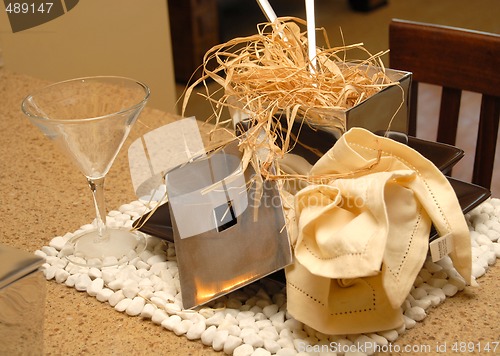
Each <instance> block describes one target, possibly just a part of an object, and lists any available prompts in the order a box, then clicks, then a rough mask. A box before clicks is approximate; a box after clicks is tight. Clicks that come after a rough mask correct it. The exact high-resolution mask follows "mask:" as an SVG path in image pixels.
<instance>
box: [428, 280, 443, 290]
mask: <svg viewBox="0 0 500 356" xmlns="http://www.w3.org/2000/svg"><path fill="white" fill-rule="evenodd" d="M428 283H429V284H430V285H431V286H433V287H436V288H442V287H443V286H444V285H445V284H446V283H448V281H447V280H446V279H442V278H431V280H430V281H429V282H428Z"/></svg>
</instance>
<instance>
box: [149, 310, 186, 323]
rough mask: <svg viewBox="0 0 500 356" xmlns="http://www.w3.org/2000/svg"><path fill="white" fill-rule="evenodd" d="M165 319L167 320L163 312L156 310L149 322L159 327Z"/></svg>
mask: <svg viewBox="0 0 500 356" xmlns="http://www.w3.org/2000/svg"><path fill="white" fill-rule="evenodd" d="M166 318H168V315H167V313H166V312H165V311H164V310H161V309H156V310H155V312H154V313H153V316H152V317H151V321H152V322H153V323H155V324H158V325H160V324H161V323H162V322H163V320H165V319H166ZM179 318H180V317H179Z"/></svg>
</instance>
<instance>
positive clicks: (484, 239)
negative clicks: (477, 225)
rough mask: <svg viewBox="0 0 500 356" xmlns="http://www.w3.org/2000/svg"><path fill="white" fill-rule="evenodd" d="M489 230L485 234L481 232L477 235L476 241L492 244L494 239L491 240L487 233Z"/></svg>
mask: <svg viewBox="0 0 500 356" xmlns="http://www.w3.org/2000/svg"><path fill="white" fill-rule="evenodd" d="M487 233H488V231H487V232H486V233H484V234H480V235H478V236H477V238H476V241H477V243H478V244H479V245H481V246H482V245H491V244H492V243H493V241H491V240H490V238H489V237H488V236H487V235H486V234H487Z"/></svg>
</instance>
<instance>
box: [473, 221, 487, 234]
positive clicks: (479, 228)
mask: <svg viewBox="0 0 500 356" xmlns="http://www.w3.org/2000/svg"><path fill="white" fill-rule="evenodd" d="M474 228H475V230H476V231H477V232H479V233H480V234H486V233H487V232H488V230H489V229H488V227H487V226H486V225H485V224H483V223H479V224H476V226H474Z"/></svg>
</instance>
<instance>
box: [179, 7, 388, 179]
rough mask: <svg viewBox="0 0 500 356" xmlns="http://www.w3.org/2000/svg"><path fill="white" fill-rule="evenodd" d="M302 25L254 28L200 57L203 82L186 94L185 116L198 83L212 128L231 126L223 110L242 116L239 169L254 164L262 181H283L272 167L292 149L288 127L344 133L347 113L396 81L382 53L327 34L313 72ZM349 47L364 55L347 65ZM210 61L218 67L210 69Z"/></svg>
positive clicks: (282, 22) (282, 21)
mask: <svg viewBox="0 0 500 356" xmlns="http://www.w3.org/2000/svg"><path fill="white" fill-rule="evenodd" d="M305 25H306V22H305V21H304V20H301V19H297V18H292V17H286V18H279V19H278V20H277V21H275V22H274V23H263V24H260V25H258V26H257V29H258V33H257V34H255V35H252V36H249V37H242V38H235V39H232V40H230V41H228V42H226V43H223V44H220V45H217V46H215V47H213V48H212V49H210V50H209V51H208V52H207V53H206V54H205V57H204V63H203V73H202V76H201V78H200V79H198V80H197V81H195V82H194V83H193V84H192V85H191V86H190V87H188V88H187V89H186V93H185V97H184V103H183V112H185V109H186V106H187V103H188V101H189V97H190V96H191V94H192V92H193V90H194V88H195V87H196V86H198V85H199V84H201V83H203V84H204V86H205V88H206V95H205V96H206V98H207V99H208V100H209V101H210V102H211V104H212V108H213V113H214V114H213V116H212V117H211V118H210V119H215V127H216V129H219V128H222V127H224V125H225V124H228V123H229V122H231V120H224V119H223V118H222V115H223V114H222V113H223V109H224V108H228V109H230V111H234V110H239V111H240V112H242V113H244V114H246V116H248V117H249V118H250V119H249V120H250V123H249V125H248V126H249V127H250V129H249V130H248V131H247V133H246V134H245V135H241V136H239V137H237V138H236V137H235V138H234V139H238V140H239V145H240V149H241V150H242V151H243V152H244V157H243V164H244V167H246V165H247V164H248V163H250V162H251V163H252V165H253V166H254V168H255V169H256V170H257V171H258V172H259V173H261V174H262V176H263V177H264V178H267V179H273V178H274V179H276V178H280V179H281V178H283V176H280V175H276V174H273V173H271V172H270V170H269V167H270V166H271V165H273V164H274V163H275V162H276V159H277V158H280V157H282V156H283V155H284V154H285V153H286V152H288V151H289V150H290V149H291V148H293V145H294V144H295V141H296V139H297V138H296V137H294V136H293V135H292V134H291V127H292V123H293V122H295V121H297V120H301V122H303V123H305V124H307V125H310V126H312V127H322V128H323V129H331V130H336V131H338V132H340V133H343V132H345V130H346V122H345V111H346V110H347V109H349V108H352V107H354V106H356V105H358V104H359V103H361V102H362V101H363V100H365V99H367V98H369V97H370V96H372V95H374V94H376V93H377V92H379V91H380V90H382V89H383V88H385V87H387V86H390V85H397V84H398V83H395V82H391V80H389V79H388V77H387V76H386V74H385V69H384V66H383V63H382V61H381V56H382V55H383V54H384V53H385V52H380V53H377V54H376V55H372V54H370V53H369V52H368V51H366V50H365V49H364V48H363V45H362V44H355V45H349V46H345V45H344V46H340V47H330V45H329V42H328V38H327V35H326V33H325V31H324V30H323V35H324V40H325V42H326V43H327V48H325V49H320V48H318V49H317V57H316V61H317V67H316V68H314V70H312V71H311V62H310V60H309V58H308V52H307V34H306V32H305V31H304V30H303V28H304V27H305ZM353 50H361V51H362V53H364V55H366V56H367V58H366V59H362V60H356V61H349V62H346V60H345V57H346V53H347V52H348V51H353ZM213 61H215V62H216V66H215V69H213V70H210V69H208V67H209V63H212V64H213ZM374 68H377V70H375V71H374ZM210 79H211V80H213V81H215V82H216V83H217V84H219V85H220V89H219V90H218V91H217V92H219V91H222V97H221V98H220V99H218V100H216V99H214V94H215V92H214V93H210V92H209V90H208V85H207V81H208V80H210ZM283 119H284V120H283ZM278 139H279V142H280V145H278V144H277V141H278ZM299 139H300V138H299ZM257 155H258V156H259V157H258V159H257V158H256V156H257Z"/></svg>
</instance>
